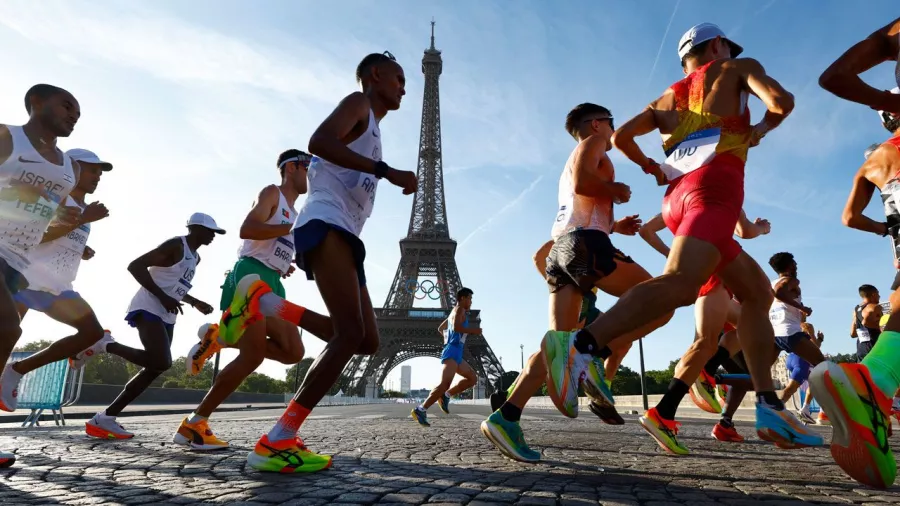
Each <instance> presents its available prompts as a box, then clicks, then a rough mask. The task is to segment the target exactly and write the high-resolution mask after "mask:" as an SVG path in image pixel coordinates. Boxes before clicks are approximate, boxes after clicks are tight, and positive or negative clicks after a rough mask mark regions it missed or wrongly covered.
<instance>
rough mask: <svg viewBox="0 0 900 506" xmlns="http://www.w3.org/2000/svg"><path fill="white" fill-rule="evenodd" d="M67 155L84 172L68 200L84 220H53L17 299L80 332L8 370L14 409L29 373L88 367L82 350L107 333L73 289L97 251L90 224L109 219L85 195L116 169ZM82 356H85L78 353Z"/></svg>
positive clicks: (4, 382) (0, 383)
mask: <svg viewBox="0 0 900 506" xmlns="http://www.w3.org/2000/svg"><path fill="white" fill-rule="evenodd" d="M66 155H67V156H68V157H69V158H70V159H72V160H74V161H76V162H78V165H79V167H80V168H81V174H80V177H79V178H78V183H77V185H76V186H75V188H73V189H72V192H71V193H70V194H69V196H68V197H67V198H66V200H65V205H66V206H67V207H70V208H75V209H78V211H79V213H80V216H78V218H77V219H76V220H75V221H74V222H66V223H63V222H61V221H59V220H54V221H52V222H51V223H50V226H49V228H48V229H47V231H46V232H45V233H44V236H43V238H42V239H41V244H39V245H38V246H36V247H35V248H34V249H33V250H32V252H31V254H30V256H29V260H30V262H31V264H30V265H29V266H28V268H27V269H26V270H25V278H26V279H27V280H28V288H27V289H24V290H20V291H19V292H18V293H16V294H15V296H14V298H15V301H16V304H17V308H18V311H19V315H20V316H21V317H22V318H24V317H25V313H26V312H27V311H28V310H29V309H34V310H35V311H39V312H41V313H45V314H46V315H47V316H49V317H50V318H53V319H54V320H56V321H58V322H60V323H64V324H66V325H68V326H70V327H72V328H74V329H75V331H76V332H75V335H71V336H68V337H64V338H62V339H60V340H58V341H56V342H54V343H53V344H51V345H50V346H49V347H48V348H46V349H44V350H41V351H39V352H37V353H35V354H33V355H31V356H29V357H28V358H26V359H23V360H19V361H17V362H13V363H11V364H9V365H7V366H6V368H5V369H4V372H3V375H2V377H0V395H2V399H0V403H2V405H4V406H6V408H8V409H9V410H10V411H15V409H16V405H17V404H18V398H19V395H20V394H21V393H22V391H21V390H20V388H19V382H20V380H21V379H22V377H23V376H24V375H26V374H28V373H29V372H31V371H33V370H35V369H37V368H39V367H43V366H45V365H47V364H52V363H53V362H57V361H59V360H65V359H67V358H69V357H75V360H70V362H71V364H72V367H73V368H76V369H77V368H80V367H81V366H83V365H84V357H85V355H86V354H85V353H83V352H82V350H86V349H89V348H100V347H104V346H105V343H106V342H107V341H108V339H103V337H104V331H103V327H101V326H100V322H99V321H97V315H96V314H94V310H93V309H91V306H90V305H89V304H88V303H87V302H86V301H85V300H84V299H83V298H82V297H81V295H79V294H78V292H75V291H74V290H73V289H72V282H73V281H75V277H76V275H77V274H78V268H79V266H80V265H81V260H82V259H85V260H87V259H90V258H92V257H93V256H94V251H93V250H92V249H90V248H88V247H87V240H88V235H89V234H90V233H91V223H93V222H96V221H99V220H102V219H103V218H106V217H107V216H108V215H109V211H108V210H107V209H106V206H104V205H103V204H101V203H100V202H92V203H90V204H87V203H86V202H85V196H86V195H88V194H93V193H94V191H95V190H96V189H97V184H98V183H99V182H100V176H101V174H102V173H103V172H104V171H109V170H112V164H110V163H108V162H103V161H100V158H99V157H97V155H96V154H94V153H93V152H91V151H88V150H86V149H70V150H69V151H67V152H66ZM79 352H82V353H79Z"/></svg>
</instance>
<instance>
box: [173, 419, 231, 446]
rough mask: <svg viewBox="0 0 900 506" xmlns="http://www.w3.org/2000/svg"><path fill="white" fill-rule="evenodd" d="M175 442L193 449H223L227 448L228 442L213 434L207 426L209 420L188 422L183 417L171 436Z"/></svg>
mask: <svg viewBox="0 0 900 506" xmlns="http://www.w3.org/2000/svg"><path fill="white" fill-rule="evenodd" d="M172 441H173V442H174V443H175V444H180V445H185V446H190V447H191V448H193V449H194V450H224V449H226V448H228V442H227V441H223V440H221V439H219V438H217V437H216V435H215V434H213V431H212V429H210V428H209V420H206V419H203V420H200V421H199V422H197V423H188V419H187V418H185V419H184V420H182V421H181V425H179V426H178V431H176V432H175V434H174V435H173V436H172Z"/></svg>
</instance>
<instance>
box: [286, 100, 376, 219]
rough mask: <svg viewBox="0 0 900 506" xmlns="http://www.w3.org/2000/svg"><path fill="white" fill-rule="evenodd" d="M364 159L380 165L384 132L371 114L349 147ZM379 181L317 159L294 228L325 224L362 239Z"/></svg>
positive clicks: (371, 113) (312, 163) (313, 164)
mask: <svg viewBox="0 0 900 506" xmlns="http://www.w3.org/2000/svg"><path fill="white" fill-rule="evenodd" d="M347 147H348V148H350V150H352V151H353V152H355V153H359V154H360V155H362V156H365V157H367V158H371V159H372V160H375V161H376V162H380V161H381V130H380V129H379V127H378V122H377V121H376V120H375V113H373V112H372V111H371V110H369V126H368V128H366V131H365V133H363V134H362V135H360V136H359V138H358V139H356V140H355V141H353V142H351V143H350V144H348V145H347ZM377 187H378V180H377V179H375V176H374V175H372V174H366V173H365V172H359V171H358V170H351V169H345V168H344V167H339V166H337V165H335V164H333V163H331V162H329V161H327V160H325V159H322V158H319V157H318V156H314V157H313V158H312V161H311V162H310V164H309V196H307V198H306V202H304V203H303V207H302V208H301V209H300V211H299V212H298V213H297V221H296V222H295V223H294V228H300V227H301V226H303V225H305V224H306V223H308V222H309V221H312V220H322V221H324V222H325V223H330V224H332V225H336V226H338V227H340V228H342V229H344V230H346V231H348V232H350V233H352V234H353V235H356V236H359V234H360V232H362V228H363V225H365V223H366V219H367V218H368V217H369V215H371V214H372V207H373V206H374V205H375V190H376V188H377Z"/></svg>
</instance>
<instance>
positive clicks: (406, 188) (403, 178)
mask: <svg viewBox="0 0 900 506" xmlns="http://www.w3.org/2000/svg"><path fill="white" fill-rule="evenodd" d="M384 178H385V179H387V180H388V182H389V183H391V184H392V185H394V186H399V187H400V188H403V194H404V195H410V194H412V193H415V192H416V190H417V189H418V188H419V179H418V178H417V177H416V174H415V172H410V171H408V170H397V169H388V172H387V175H386V176H385V177H384Z"/></svg>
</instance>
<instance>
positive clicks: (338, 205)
mask: <svg viewBox="0 0 900 506" xmlns="http://www.w3.org/2000/svg"><path fill="white" fill-rule="evenodd" d="M356 77H357V81H358V82H360V83H361V84H362V88H363V91H362V92H357V93H352V94H350V95H349V96H347V97H345V98H344V99H343V100H342V101H341V103H340V104H339V105H338V106H337V108H336V109H335V110H334V112H332V113H331V115H330V116H328V118H326V119H325V121H324V122H323V123H322V124H321V125H319V127H318V128H317V129H316V131H315V133H313V135H312V137H311V138H310V140H309V150H310V152H311V153H312V154H313V155H314V157H313V160H312V162H311V163H310V167H309V195H308V196H307V198H306V202H304V204H303V207H302V208H301V209H300V211H299V212H298V214H297V221H296V223H295V224H294V231H293V236H294V248H295V250H296V253H297V258H296V261H297V266H298V267H300V268H301V269H303V270H304V271H306V275H307V278H309V279H313V278H314V277H320V278H323V280H322V282H321V284H320V285H319V286H320V289H321V290H320V292H321V295H322V299H324V301H325V305H326V306H328V308H329V310H330V311H331V316H332V317H334V318H333V319H332V320H331V323H332V325H333V329H334V333H333V336H334V337H335V338H334V339H332V340H330V341H329V342H328V344H327V345H326V347H325V350H324V351H323V352H322V354H321V355H320V356H319V359H318V360H317V361H316V364H315V367H313V368H311V369H310V371H309V373H307V376H306V380H305V381H304V382H303V385H302V386H301V387H300V390H299V391H298V392H297V395H296V396H295V397H294V400H293V401H292V402H291V403H290V404H289V405H288V408H287V411H286V412H285V415H284V416H283V417H282V420H280V421H279V422H278V423H277V424H276V426H275V427H274V428H273V429H272V431H270V432H269V434H267V435H265V436H263V438H262V439H261V440H260V441H259V443H258V444H257V448H256V449H255V450H254V451H253V452H251V453H250V455H249V456H248V457H247V462H248V463H249V464H250V466H251V467H253V468H255V469H258V470H262V471H274V472H279V471H288V470H289V471H290V472H313V471H319V470H321V469H325V468H327V467H329V466H330V465H331V458H330V457H328V456H324V455H318V454H316V453H314V452H312V451H310V450H309V449H308V448H306V447H305V446H304V445H303V444H302V442H299V440H298V438H297V430H298V429H299V427H300V426H301V425H302V423H303V421H304V420H305V419H306V416H307V415H308V414H309V412H310V411H311V410H312V409H313V408H314V407H315V406H316V404H317V403H318V402H319V401H320V400H321V399H322V397H323V396H325V394H327V393H328V390H329V389H330V388H331V386H332V385H334V382H335V381H337V379H338V377H339V376H340V374H341V371H343V369H344V367H345V366H346V365H347V363H348V362H349V361H350V358H351V357H352V356H353V354H355V353H365V354H370V353H374V352H375V350H377V348H378V330H377V327H376V325H375V311H374V310H373V309H372V301H371V298H370V297H369V292H368V290H367V289H366V287H365V270H364V269H363V260H364V259H365V247H364V246H363V243H362V241H361V240H360V238H359V234H360V233H361V232H362V229H363V225H364V224H365V222H366V219H368V217H369V216H370V215H371V213H372V208H373V206H374V203H375V192H376V188H377V186H378V180H379V179H382V178H384V179H387V181H388V182H390V183H392V184H394V185H396V186H399V187H401V188H403V193H404V194H405V195H409V194H412V193H413V192H415V191H416V188H417V186H418V181H417V180H416V175H415V174H413V173H412V172H407V171H398V170H396V169H393V168H391V167H390V166H389V165H388V164H386V163H385V162H384V161H382V152H381V127H380V124H379V123H380V122H381V120H382V119H383V118H384V116H385V115H386V114H387V113H388V111H393V110H397V109H398V108H399V107H400V101H401V99H402V97H403V95H404V94H405V90H404V86H405V84H406V78H405V76H404V75H403V69H402V68H401V67H400V65H398V64H397V62H396V61H395V59H394V57H393V55H390V53H387V52H385V53H383V54H370V55H368V56H366V57H365V58H364V59H363V60H362V61H361V62H360V64H359V66H358V67H357V69H356ZM257 279H258V278H257ZM244 280H246V282H244ZM261 285H262V286H261ZM270 295H271V297H275V299H272V300H278V301H279V302H278V304H276V305H270V304H258V305H257V304H249V303H247V302H248V298H249V299H251V301H252V300H253V299H254V298H257V299H258V300H260V301H262V300H263V296H265V297H270ZM278 306H281V307H290V306H293V305H290V306H288V303H287V301H284V300H283V299H281V298H278V297H277V296H275V295H274V294H271V292H267V291H266V290H265V288H264V284H262V282H261V281H258V280H256V279H254V278H253V277H252V275H251V276H245V277H244V278H243V279H242V280H241V281H239V285H238V288H237V289H236V290H235V299H234V301H233V302H232V305H231V307H230V312H231V314H230V315H229V316H228V318H223V320H222V322H221V323H220V325H219V333H220V335H221V334H222V332H223V327H224V331H225V333H226V334H228V336H229V339H230V340H231V341H236V340H237V338H239V337H240V334H241V333H242V332H243V331H244V329H245V328H246V326H247V324H249V323H250V322H253V321H255V320H256V319H258V318H260V317H262V316H279V313H281V314H282V315H283V314H284V312H283V311H279V310H277V309H276V307H278ZM294 307H298V306H294ZM255 308H259V312H255V311H254V309H255ZM267 308H268V309H267ZM271 448H277V449H278V451H277V452H274V453H273V452H272V451H270V450H269V449H271ZM298 461H299V462H302V463H303V464H302V465H301V466H299V467H298V466H296V462H298Z"/></svg>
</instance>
